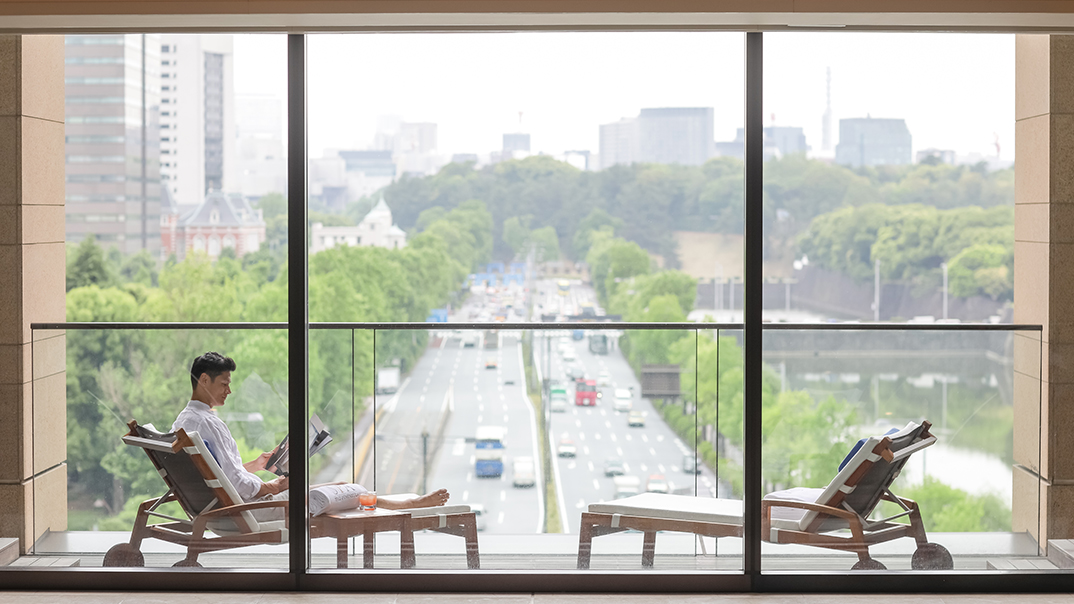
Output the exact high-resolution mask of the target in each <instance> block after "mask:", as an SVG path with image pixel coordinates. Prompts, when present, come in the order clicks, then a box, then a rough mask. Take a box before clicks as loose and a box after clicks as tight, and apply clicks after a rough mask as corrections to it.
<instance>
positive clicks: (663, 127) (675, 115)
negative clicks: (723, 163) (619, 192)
mask: <svg viewBox="0 0 1074 604" xmlns="http://www.w3.org/2000/svg"><path fill="white" fill-rule="evenodd" d="M713 130H714V120H713V112H712V107H660V108H654V109H642V110H641V113H640V114H638V117H636V118H623V119H621V120H619V121H618V122H614V123H611V124H602V125H601V126H600V165H601V168H608V167H611V166H614V165H617V164H632V163H635V162H647V163H654V164H684V165H688V166H699V165H701V164H703V163H705V162H706V161H708V159H709V158H710V157H712V156H714V155H715V154H716V143H715V141H714V140H713Z"/></svg>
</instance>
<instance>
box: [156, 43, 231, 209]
mask: <svg viewBox="0 0 1074 604" xmlns="http://www.w3.org/2000/svg"><path fill="white" fill-rule="evenodd" d="M160 51H161V74H160V75H161V117H160V128H161V134H160V136H161V151H160V152H161V166H160V174H161V180H162V181H163V184H164V186H166V187H167V188H168V191H169V192H170V193H171V196H172V199H173V201H174V202H175V203H176V205H178V206H194V205H198V204H200V203H201V202H202V201H203V200H204V198H205V194H206V193H208V192H210V191H221V190H224V189H231V188H237V187H238V183H237V182H235V183H233V182H231V181H232V180H235V176H234V174H233V171H234V170H235V169H236V166H235V159H236V158H235V139H234V138H233V136H225V133H234V132H235V124H234V119H235V94H234V84H233V77H232V62H233V61H232V58H233V52H232V38H231V36H230V35H188V34H184V35H176V34H165V35H162V36H161V47H160Z"/></svg>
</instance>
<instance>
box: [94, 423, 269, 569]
mask: <svg viewBox="0 0 1074 604" xmlns="http://www.w3.org/2000/svg"><path fill="white" fill-rule="evenodd" d="M128 426H129V427H130V432H129V433H127V435H126V436H124V437H123V442H125V443H127V444H128V445H131V446H134V447H138V448H140V449H142V450H144V451H145V452H146V454H147V455H149V459H150V461H152V462H153V466H154V467H155V468H156V470H157V473H158V474H160V477H161V478H163V479H164V482H165V483H166V484H167V485H168V492H167V493H165V494H164V495H163V496H161V497H157V498H155V499H149V500H146V501H144V502H142V504H141V505H139V506H138V516H137V517H136V518H135V520H134V530H133V531H131V539H130V543H120V544H118V545H115V546H113V547H112V548H111V549H109V550H108V552H107V553H106V554H105V557H104V566H144V565H145V558H144V556H143V555H142V552H141V544H142V540H143V539H147V538H152V539H161V540H163V541H168V542H170V543H177V544H179V545H183V546H185V547H186V548H187V554H186V558H184V559H183V560H180V561H179V562H177V563H176V564H174V566H201V564H199V563H198V556H199V555H200V554H202V553H204V552H212V551H218V550H224V549H232V548H236V547H244V546H247V545H255V544H259V543H286V542H287V534H288V530H287V520H286V518H287V504H288V502H287V501H262V502H254V503H243V501H242V499H241V498H240V497H239V495H238V493H237V492H236V491H235V487H234V486H232V484H231V482H230V481H229V480H228V479H227V477H226V476H224V473H223V472H222V471H221V470H220V466H219V465H217V463H216V460H215V459H214V458H213V456H212V454H210V453H209V449H208V448H207V447H206V446H205V442H204V441H203V440H202V439H201V437H200V436H199V435H198V433H197V432H191V433H187V432H186V431H185V430H182V429H180V430H178V431H177V432H174V433H169V434H161V433H159V432H155V431H153V430H151V429H149V428H146V427H145V426H139V425H138V422H135V421H131V422H130V423H129V424H128ZM169 501H177V502H178V503H179V506H180V507H181V508H182V509H183V512H185V514H186V516H187V517H186V518H177V517H174V516H168V515H166V514H162V513H160V512H158V511H157V508H158V507H159V506H160V505H161V504H164V503H167V502H169ZM272 507H278V508H283V517H284V520H277V521H270V522H259V521H258V520H257V519H256V518H255V517H254V515H253V514H252V511H253V510H257V509H264V508H272ZM150 518H162V519H165V520H168V521H169V522H165V523H161V524H152V525H151V524H149V520H150ZM210 531H211V532H210Z"/></svg>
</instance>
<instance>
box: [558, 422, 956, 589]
mask: <svg viewBox="0 0 1074 604" xmlns="http://www.w3.org/2000/svg"><path fill="white" fill-rule="evenodd" d="M930 427H931V424H929V423H928V422H922V423H921V424H920V425H918V424H916V423H913V422H911V423H909V424H907V426H906V427H905V428H903V429H902V430H900V431H898V432H896V433H894V434H890V435H885V436H875V437H871V438H868V439H865V440H864V441H863V442H862V444H861V446H860V447H859V448H857V450H856V451H855V452H854V453H853V455H851V456H849V457H850V459H848V460H847V461H846V463H845V464H844V466H843V467H842V469H840V470H839V472H838V474H837V475H836V477H835V478H834V479H833V480H832V481H831V483H829V484H828V486H827V487H826V488H824V489H808V488H794V489H787V490H784V491H777V492H775V493H771V494H769V495H767V496H765V498H764V500H763V501H762V502H761V536H762V539H764V540H765V541H768V542H770V543H797V544H804V545H812V546H816V547H824V548H828V549H837V550H843V551H850V552H854V553H855V554H857V555H858V562H857V563H856V564H854V566H853V567H852V568H853V570H883V569H884V565H883V564H881V563H880V562H878V561H876V560H874V559H872V558H871V557H870V555H869V547H870V546H871V545H875V544H877V543H883V542H886V541H891V540H893V539H899V538H902V537H908V536H909V537H913V538H914V540H915V541H916V542H917V550H916V551H915V552H914V555H913V558H912V559H911V566H912V568H914V569H919V570H926V569H927V570H944V569H951V568H953V562H952V559H951V554H950V553H949V552H948V551H947V549H946V548H944V547H943V546H941V545H938V544H935V543H929V542H928V538H927V536H926V535H925V527H924V525H923V524H922V521H921V514H920V511H919V510H918V506H917V503H915V502H914V501H911V500H909V499H906V498H903V497H898V496H896V495H894V494H893V493H892V492H891V490H890V487H891V483H892V482H893V481H894V480H895V478H896V477H897V476H898V475H899V472H900V471H901V470H902V468H903V466H904V465H905V464H906V461H907V459H909V457H910V455H911V454H913V453H914V452H916V451H920V450H921V449H924V448H925V447H928V446H930V445H932V444H933V443H935V442H936V437H935V436H933V435H932V434H930V433H929V428H930ZM880 501H890V502H892V503H895V504H896V505H897V506H899V507H900V508H901V511H900V512H898V513H896V514H895V515H893V516H890V517H887V518H883V519H879V520H869V516H870V515H871V514H872V513H873V511H874V510H875V509H876V506H877V505H878V504H879V503H880ZM736 506H737V507H736ZM903 517H905V518H907V519H908V520H909V524H903V523H896V522H894V521H895V520H897V519H899V518H903ZM581 524H582V527H581V531H580V533H579V537H578V568H589V562H590V555H591V550H592V539H593V537H595V536H599V535H605V534H610V533H616V532H620V531H623V530H628V529H635V530H640V531H644V532H645V540H644V545H643V550H642V565H643V566H646V567H651V566H652V564H653V551H654V549H655V544H656V532H657V531H662V530H668V531H682V532H689V533H695V534H699V535H706V536H710V537H731V536H741V534H742V533H741V527H742V512H741V502H736V501H732V500H724V499H708V498H700V497H687V496H682V495H662V494H656V493H645V494H642V495H636V496H634V497H628V498H626V499H621V500H618V501H613V502H609V503H601V504H592V505H590V506H589V511H588V512H587V513H583V514H582V523H581ZM847 530H849V531H850V533H849V534H846V531H847Z"/></svg>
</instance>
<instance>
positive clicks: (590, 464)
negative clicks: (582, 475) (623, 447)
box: [589, 453, 622, 472]
mask: <svg viewBox="0 0 1074 604" xmlns="http://www.w3.org/2000/svg"><path fill="white" fill-rule="evenodd" d="M620 455H622V453H620ZM589 471H590V472H593V471H595V468H594V467H593V462H589Z"/></svg>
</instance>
